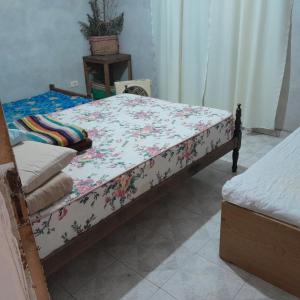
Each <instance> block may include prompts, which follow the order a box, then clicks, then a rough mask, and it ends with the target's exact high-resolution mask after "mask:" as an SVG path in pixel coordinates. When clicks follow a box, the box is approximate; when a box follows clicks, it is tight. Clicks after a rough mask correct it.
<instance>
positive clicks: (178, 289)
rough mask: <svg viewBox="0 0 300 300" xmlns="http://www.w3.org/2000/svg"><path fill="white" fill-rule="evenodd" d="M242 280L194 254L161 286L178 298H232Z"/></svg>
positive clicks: (227, 299)
mask: <svg viewBox="0 0 300 300" xmlns="http://www.w3.org/2000/svg"><path fill="white" fill-rule="evenodd" d="M243 284H244V280H243V279H242V278H241V277H239V276H238V275H236V274H235V273H233V272H231V271H228V270H226V269H224V268H220V267H218V266H216V265H215V264H213V263H210V262H208V261H207V260H205V259H203V258H202V257H200V256H197V255H194V256H193V257H191V259H190V261H189V262H188V263H186V265H185V266H184V267H183V268H182V269H181V270H180V271H178V272H177V273H176V274H175V275H174V276H173V277H172V278H171V279H170V280H169V281H168V282H167V283H166V284H165V285H164V286H163V287H162V289H164V290H166V291H167V292H168V293H169V294H171V295H172V296H174V297H175V298H177V299H179V300H196V299H197V300H213V299H214V300H216V299H218V300H232V299H233V297H234V296H235V295H236V294H237V292H238V291H239V289H240V288H241V287H242V285H243Z"/></svg>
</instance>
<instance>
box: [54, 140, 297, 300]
mask: <svg viewBox="0 0 300 300" xmlns="http://www.w3.org/2000/svg"><path fill="white" fill-rule="evenodd" d="M280 140H281V138H274V137H269V136H263V135H246V136H245V137H244V141H243V148H242V150H241V156H240V165H241V166H245V167H249V166H250V165H251V164H252V163H253V162H255V161H256V160H257V159H259V158H260V157H261V156H262V155H264V154H265V153H266V152H268V151H269V150H270V149H271V148H272V147H274V146H275V145H276V144H277V143H278V142H280ZM226 160H230V161H231V158H230V156H226V157H225V158H224V159H223V160H219V161H218V162H216V163H214V164H213V165H211V166H210V167H208V168H207V169H205V170H204V171H202V172H200V173H199V174H197V175H196V176H194V177H193V178H191V179H189V180H187V181H186V182H183V183H182V186H180V187H174V189H173V190H172V191H169V193H168V194H167V195H162V197H161V199H160V200H159V201H158V202H157V203H156V204H154V205H153V206H152V207H150V208H149V209H147V210H146V211H145V212H144V213H142V215H140V216H138V217H137V218H135V219H134V220H132V221H131V222H130V223H129V224H127V225H126V226H123V227H122V228H120V229H119V230H118V231H116V232H115V233H114V234H112V235H111V236H109V237H108V238H106V239H105V240H104V241H101V242H100V243H98V244H97V245H96V246H95V247H94V248H92V249H90V250H89V251H87V252H85V253H84V254H83V255H81V256H80V257H79V258H78V259H76V260H75V261H74V262H72V263H71V264H69V265H67V266H66V267H65V268H64V269H63V270H61V271H60V272H59V273H57V274H55V275H54V276H52V278H50V280H49V289H50V291H51V295H52V298H53V299H54V300H56V299H58V300H71V299H73V300H74V299H77V300H84V299H89V300H93V299H97V300H100V299H101V300H102V299H103V300H105V299H109V300H117V299H131V300H133V299H134V300H140V299H141V300H147V299H151V300H174V299H177V300H202V299H204V300H214V299H216V300H218V299H221V300H223V299H234V300H240V299H245V300H248V299H249V300H255V299H260V300H262V299H278V300H285V299H286V300H287V299H296V298H295V297H293V296H291V295H289V294H287V293H285V292H283V291H282V290H280V289H278V288H275V287H273V286H271V285H270V284H268V283H266V282H264V281H262V280H260V279H258V278H256V277H254V276H252V275H250V274H248V273H246V272H245V271H243V270H240V269H238V268H237V267H234V266H232V265H229V264H227V263H225V262H224V261H222V260H221V259H220V258H219V256H218V246H219V227H220V201H221V188H222V186H223V184H224V183H225V181H226V180H228V179H229V178H230V177H231V176H232V175H231V173H230V167H231V165H230V163H229V162H228V161H226ZM243 170H244V168H243V167H240V168H239V171H240V172H242V171H243Z"/></svg>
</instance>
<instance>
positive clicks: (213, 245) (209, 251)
mask: <svg viewBox="0 0 300 300" xmlns="http://www.w3.org/2000/svg"><path fill="white" fill-rule="evenodd" d="M219 245H220V241H219V239H211V240H209V241H208V242H207V244H205V245H204V246H203V248H201V250H200V251H199V252H198V253H197V254H198V255H200V256H201V257H203V258H205V259H206V260H208V261H210V262H212V263H214V264H216V265H218V266H219V267H222V268H225V269H227V270H229V271H232V272H234V273H236V274H237V275H238V276H240V277H242V278H243V279H248V278H249V277H250V274H249V273H247V272H246V271H244V270H242V269H240V268H238V267H236V266H234V265H232V264H230V263H227V262H225V261H224V260H222V259H221V258H220V256H219Z"/></svg>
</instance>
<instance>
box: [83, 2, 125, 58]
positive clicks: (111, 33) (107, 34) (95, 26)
mask: <svg viewBox="0 0 300 300" xmlns="http://www.w3.org/2000/svg"><path fill="white" fill-rule="evenodd" d="M114 3H115V1H114V0H100V1H99V0H90V1H89V4H90V6H91V10H92V15H90V14H87V18H88V22H87V23H86V22H79V24H80V30H81V32H82V33H83V35H84V36H85V37H86V39H87V40H89V42H90V46H91V52H92V55H107V54H117V53H119V40H118V35H119V34H120V33H121V31H122V29H123V22H124V13H121V14H120V15H116V14H115V4H114Z"/></svg>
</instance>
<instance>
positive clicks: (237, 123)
mask: <svg viewBox="0 0 300 300" xmlns="http://www.w3.org/2000/svg"><path fill="white" fill-rule="evenodd" d="M241 117H242V109H241V104H238V107H237V109H236V115H235V127H234V133H233V137H234V138H235V139H236V141H237V144H236V148H234V149H233V153H232V172H233V173H236V171H237V164H238V160H239V152H240V148H241V143H242V129H241V125H242V120H241Z"/></svg>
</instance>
